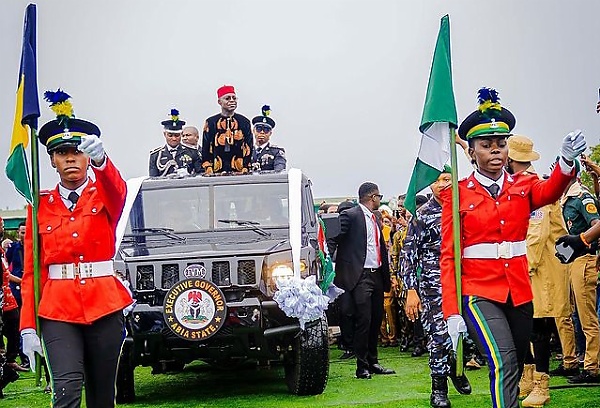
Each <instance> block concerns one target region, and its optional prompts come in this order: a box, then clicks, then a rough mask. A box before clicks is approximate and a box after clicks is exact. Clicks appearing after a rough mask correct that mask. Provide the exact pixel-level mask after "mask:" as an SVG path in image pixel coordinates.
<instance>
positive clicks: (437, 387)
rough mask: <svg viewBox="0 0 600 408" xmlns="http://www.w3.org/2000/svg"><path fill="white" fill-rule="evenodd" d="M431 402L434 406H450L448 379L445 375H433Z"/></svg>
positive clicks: (436, 407) (443, 407)
mask: <svg viewBox="0 0 600 408" xmlns="http://www.w3.org/2000/svg"><path fill="white" fill-rule="evenodd" d="M429 403H430V404H431V406H432V407H433V408H450V400H449V399H448V379H447V378H446V376H445V375H432V376H431V397H429Z"/></svg>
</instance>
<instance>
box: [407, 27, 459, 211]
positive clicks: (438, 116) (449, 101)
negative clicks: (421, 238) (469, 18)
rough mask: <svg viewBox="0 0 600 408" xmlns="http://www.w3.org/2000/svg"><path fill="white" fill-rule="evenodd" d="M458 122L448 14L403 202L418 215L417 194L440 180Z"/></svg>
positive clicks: (436, 51) (429, 85)
mask: <svg viewBox="0 0 600 408" xmlns="http://www.w3.org/2000/svg"><path fill="white" fill-rule="evenodd" d="M457 121H458V120H457V115H456V105H455V103H454V90H453V88H452V64H451V59H450V19H449V17H448V15H445V16H444V17H442V19H441V24H440V31H439V33H438V38H437V42H436V44H435V51H434V54H433V62H432V63H431V73H430V74H429V84H428V85H427V96H426V97H425V106H424V107H423V116H422V118H421V125H420V126H419V131H420V132H421V147H420V148H419V156H418V157H417V162H416V163H415V168H414V169H413V173H412V176H411V178H410V183H409V185H408V191H407V192H406V199H405V202H404V206H405V207H406V209H407V210H408V211H410V213H411V214H415V208H416V204H415V197H416V195H417V193H419V191H421V190H423V189H424V188H426V187H428V186H429V185H430V184H431V183H433V182H434V181H435V180H437V178H438V177H439V175H440V173H441V172H442V169H443V168H444V165H445V164H446V163H447V162H448V160H449V158H450V143H451V141H450V128H451V127H452V128H456V125H457ZM453 142H454V141H452V143H453Z"/></svg>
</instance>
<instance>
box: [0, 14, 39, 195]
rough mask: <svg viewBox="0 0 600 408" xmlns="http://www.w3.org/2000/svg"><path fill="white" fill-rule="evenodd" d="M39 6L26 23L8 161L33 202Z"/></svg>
mask: <svg viewBox="0 0 600 408" xmlns="http://www.w3.org/2000/svg"><path fill="white" fill-rule="evenodd" d="M35 27H36V8H35V4H30V5H29V6H27V10H26V11H25V23H24V27H23V49H22V52H21V65H20V69H19V79H18V86H17V98H16V99H17V102H16V108H15V119H14V122H13V132H12V139H11V142H10V151H9V153H8V160H7V161H6V176H7V177H8V178H9V179H10V180H11V181H12V182H13V184H14V185H15V189H16V190H17V191H18V192H19V193H20V194H21V195H22V196H23V197H25V199H26V200H27V201H28V202H29V203H33V195H32V192H31V179H30V177H29V168H28V166H27V157H26V155H25V149H26V148H27V145H28V144H29V132H28V130H29V129H28V127H29V128H31V129H37V119H38V118H39V117H40V105H39V100H38V95H37V73H36V71H37V69H36V68H37V67H36V33H35V32H36V28H35Z"/></svg>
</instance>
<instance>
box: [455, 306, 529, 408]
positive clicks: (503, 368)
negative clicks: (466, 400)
mask: <svg viewBox="0 0 600 408" xmlns="http://www.w3.org/2000/svg"><path fill="white" fill-rule="evenodd" d="M463 304H464V310H463V315H464V316H465V322H466V323H467V328H468V330H469V335H470V336H471V337H472V338H474V339H475V342H476V343H477V347H478V348H479V351H480V352H481V354H483V355H485V356H486V357H487V360H488V363H489V367H490V392H491V396H492V406H493V407H494V408H518V407H519V399H518V397H519V380H520V378H521V373H522V372H523V364H524V362H525V356H526V355H527V350H528V349H529V341H530V339H531V332H532V329H533V303H532V302H528V303H525V304H523V305H520V306H514V305H513V302H512V299H511V298H510V295H509V297H508V300H507V302H506V303H499V302H494V301H491V300H488V299H484V298H482V297H478V296H464V297H463Z"/></svg>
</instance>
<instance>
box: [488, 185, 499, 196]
mask: <svg viewBox="0 0 600 408" xmlns="http://www.w3.org/2000/svg"><path fill="white" fill-rule="evenodd" d="M486 188H487V191H489V192H490V194H491V195H492V198H496V197H498V192H499V191H500V186H499V185H498V184H496V183H492V185H491V186H489V187H486Z"/></svg>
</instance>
